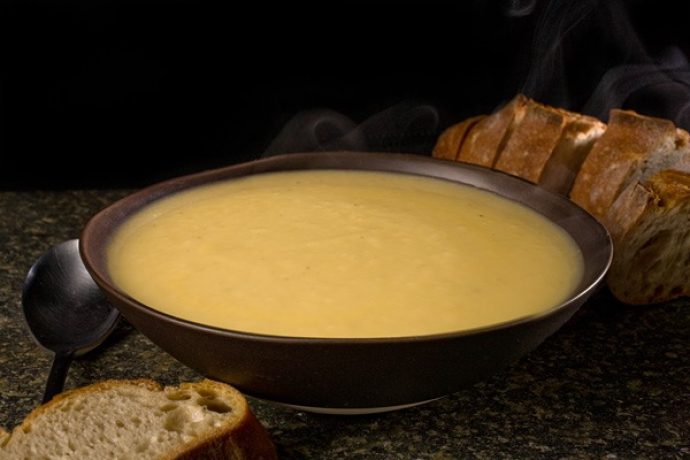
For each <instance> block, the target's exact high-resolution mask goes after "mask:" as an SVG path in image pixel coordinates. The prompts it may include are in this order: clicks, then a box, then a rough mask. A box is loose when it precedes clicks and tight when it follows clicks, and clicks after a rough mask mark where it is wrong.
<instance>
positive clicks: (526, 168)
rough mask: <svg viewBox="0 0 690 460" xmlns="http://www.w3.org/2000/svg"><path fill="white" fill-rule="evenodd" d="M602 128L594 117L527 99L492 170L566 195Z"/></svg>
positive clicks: (604, 127)
mask: <svg viewBox="0 0 690 460" xmlns="http://www.w3.org/2000/svg"><path fill="white" fill-rule="evenodd" d="M605 130H606V125H605V124H604V123H602V122H601V121H599V120H598V119H596V118H593V117H589V116H585V115H580V114H578V113H575V112H570V111H567V110H564V109H559V108H555V107H550V106H547V105H543V104H540V103H538V102H536V101H532V100H530V101H529V102H528V104H527V106H526V108H525V114H524V116H523V117H522V119H521V120H520V122H519V123H518V124H517V125H516V126H514V127H513V130H512V134H511V135H510V137H509V138H508V140H507V142H506V145H505V148H504V149H503V151H502V152H501V154H500V157H499V158H498V160H497V162H496V165H495V169H498V170H500V171H503V172H506V173H509V174H512V175H514V176H518V177H521V178H523V179H526V180H528V181H530V182H532V183H535V184H540V185H541V186H543V187H544V188H547V189H549V190H552V191H554V192H558V193H561V194H564V195H567V194H568V192H569V191H570V186H571V185H572V182H573V180H574V178H575V174H576V172H577V171H578V170H579V167H580V165H581V164H582V162H583V161H584V158H585V157H586V155H587V153H589V150H590V149H591V147H592V145H593V143H594V141H595V140H596V139H597V138H598V137H600V136H601V135H602V134H603V133H604V131H605Z"/></svg>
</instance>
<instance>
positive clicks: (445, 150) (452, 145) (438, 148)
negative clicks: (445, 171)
mask: <svg viewBox="0 0 690 460" xmlns="http://www.w3.org/2000/svg"><path fill="white" fill-rule="evenodd" d="M484 118H486V115H478V116H475V117H470V118H467V119H465V120H463V121H461V122H460V123H455V124H454V125H451V126H449V127H448V128H446V129H445V130H444V131H443V132H442V133H441V135H440V136H439V138H438V140H437V141H436V145H434V149H433V150H432V152H431V156H433V157H434V158H439V159H442V160H456V159H457V158H458V155H459V154H460V149H461V147H462V143H463V142H464V140H465V138H466V136H467V134H468V133H469V132H470V131H471V130H472V128H473V127H474V126H475V125H476V124H477V123H478V122H479V121H480V120H482V119H484Z"/></svg>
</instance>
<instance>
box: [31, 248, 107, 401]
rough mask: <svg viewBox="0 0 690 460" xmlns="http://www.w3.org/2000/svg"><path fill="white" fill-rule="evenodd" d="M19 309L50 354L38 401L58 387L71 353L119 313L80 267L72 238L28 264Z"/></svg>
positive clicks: (93, 340) (89, 346)
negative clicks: (20, 307)
mask: <svg viewBox="0 0 690 460" xmlns="http://www.w3.org/2000/svg"><path fill="white" fill-rule="evenodd" d="M22 310H23V312H24V318H25V319H26V322H27V324H28V326H29V329H30V330H31V334H32V335H33V338H34V340H36V342H37V343H38V344H39V345H40V346H42V347H43V348H46V349H47V350H50V351H52V352H54V353H55V358H54V360H53V365H52V367H51V369H50V375H49V376H48V382H47V383H46V387H45V392H44V395H43V402H44V403H45V402H47V401H49V400H50V399H52V397H53V396H55V395H56V394H57V393H60V392H61V391H62V389H63V387H64V384H65V378H66V377H67V370H68V369H69V366H70V364H71V363H72V360H73V358H75V357H77V356H80V355H83V354H84V353H87V352H89V351H91V350H93V349H94V348H96V347H97V346H99V345H100V344H101V343H103V341H104V340H105V339H106V338H107V337H108V335H109V334H110V333H111V332H112V331H113V329H114V328H115V326H116V324H117V320H118V318H119V313H118V311H117V310H116V309H115V308H114V307H113V306H112V305H110V303H108V301H107V300H106V298H105V296H104V295H103V293H102V292H101V290H100V289H99V287H98V285H96V283H95V282H94V281H93V279H92V278H91V275H89V272H88V271H87V270H86V268H85V267H84V264H83V262H82V260H81V257H80V255H79V241H78V240H76V239H74V240H69V241H65V242H63V243H60V244H58V245H57V246H54V247H52V248H51V249H49V250H48V251H47V252H46V253H44V254H43V255H42V256H41V257H40V258H39V259H38V260H37V261H36V263H34V265H33V266H32V267H31V269H30V270H29V273H28V275H27V277H26V281H25V283H24V290H23V293H22Z"/></svg>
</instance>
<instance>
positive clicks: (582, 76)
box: [0, 0, 690, 189]
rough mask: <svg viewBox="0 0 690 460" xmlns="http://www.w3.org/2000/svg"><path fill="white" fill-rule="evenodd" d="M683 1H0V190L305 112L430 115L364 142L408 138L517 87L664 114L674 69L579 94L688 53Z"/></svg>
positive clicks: (248, 148)
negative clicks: (623, 92) (429, 120)
mask: <svg viewBox="0 0 690 460" xmlns="http://www.w3.org/2000/svg"><path fill="white" fill-rule="evenodd" d="M686 3H690V2H671V1H666V2H664V1H629V2H616V1H612V2H604V1H601V2H596V1H574V2H573V1H570V2H569V1H551V2H536V3H535V4H533V5H532V4H531V2H529V1H519V0H515V1H493V2H485V1H477V0H474V1H467V2H463V1H457V2H454V3H434V2H390V3H387V2H368V3H357V2H321V3H318V4H313V5H311V4H300V3H294V2H284V3H281V4H277V5H273V4H272V3H264V2H251V3H245V2H227V3H221V2H203V1H191V0H190V1H151V0H145V1H132V2H130V1H98V0H81V1H38V2H33V1H5V2H3V3H2V6H1V7H0V37H1V41H0V59H1V61H0V187H1V188H4V189H45V188H84V187H139V186H143V185H146V184H149V183H152V182H155V181H158V180H161V179H164V178H168V177H171V176H175V175H179V174H183V173H188V172H193V171H198V170H201V169H206V168H211V167H216V166H222V165H226V164H232V163H236V162H240V161H245V160H249V159H252V158H256V157H258V156H260V155H261V154H262V153H263V152H264V151H265V150H266V149H267V148H268V147H269V145H271V141H272V140H273V139H274V138H275V137H276V136H277V135H278V134H279V133H280V131H281V129H282V128H283V127H284V126H285V124H286V123H287V122H288V121H289V120H291V119H293V117H294V116H295V115H296V114H298V113H300V112H302V111H304V110H310V109H328V110H331V111H335V112H338V113H340V114H343V115H344V116H346V117H348V118H349V119H351V120H353V122H354V123H355V124H359V123H362V122H365V120H367V119H369V118H371V117H372V116H375V115H376V114H380V113H387V112H386V111H387V110H388V111H390V108H391V107H394V108H396V109H395V110H394V111H393V113H394V114H395V113H400V112H401V111H402V112H404V111H405V110H408V109H410V108H413V107H418V106H424V107H431V108H433V110H434V112H435V113H436V114H437V116H438V119H437V123H436V124H435V125H434V126H433V127H432V129H427V131H425V132H423V133H422V135H421V136H418V137H417V138H414V139H410V138H406V137H405V136H404V135H401V134H400V133H398V134H396V135H393V136H392V137H391V136H388V137H387V139H388V141H379V142H378V143H376V142H375V143H373V144H372V145H371V146H370V148H371V149H377V150H399V151H411V152H415V153H428V152H429V151H430V148H431V146H432V145H433V140H434V138H435V136H436V135H438V133H439V132H440V131H441V130H442V129H443V128H444V127H446V126H448V125H449V124H451V123H453V122H457V121H459V120H460V119H462V118H464V117H467V116H470V115H475V114H478V113H487V112H490V111H491V110H493V109H495V108H496V107H497V106H498V105H499V104H501V103H503V102H505V101H506V100H508V99H510V98H512V97H513V96H514V95H515V94H516V93H517V92H520V91H526V92H527V93H528V95H530V96H532V97H535V98H537V99H538V100H541V101H542V102H545V103H550V104H556V105H560V106H563V107H566V108H569V109H572V110H580V111H585V112H593V111H594V112H596V111H598V112H597V113H594V114H595V115H597V116H601V117H602V118H605V114H606V111H605V110H603V109H602V107H603V108H605V109H608V108H610V106H613V105H620V106H624V105H627V106H628V107H629V108H635V109H638V110H642V111H644V112H648V113H650V114H655V115H661V116H668V117H669V118H673V117H674V116H676V115H677V113H675V112H676V111H677V107H678V100H683V98H685V97H686V95H687V93H686V92H684V91H685V89H686V88H687V83H686V82H687V81H690V77H688V78H687V80H684V78H685V76H687V73H684V72H683V71H679V72H676V73H675V74H674V75H675V76H674V78H675V80H678V81H674V84H675V85H676V86H678V85H680V86H679V87H676V88H675V90H677V91H672V93H673V101H672V102H673V104H670V105H669V103H668V102H663V103H660V102H659V99H658V98H656V97H654V95H652V96H648V95H644V94H642V93H640V94H642V95H640V94H638V95H635V94H632V95H630V97H623V98H618V99H617V100H614V99H615V98H612V99H611V101H608V99H607V100H606V101H604V102H602V101H601V100H600V101H598V103H595V104H593V103H592V99H591V98H592V95H593V94H594V93H595V89H596V88H597V85H598V84H599V82H600V81H601V80H602V77H603V76H604V75H605V72H606V71H607V70H609V69H611V68H613V67H616V66H621V65H624V64H637V63H643V64H645V65H647V64H655V63H658V60H659V56H662V57H663V56H667V55H668V53H669V49H671V50H675V51H674V52H675V53H676V54H675V56H676V57H677V56H679V55H680V56H683V55H687V50H688V46H687V45H688V36H687V35H688V31H687V29H688V26H687V24H688V22H689V20H690V15H689V14H688V11H687V9H688V8H687V6H683V4H686ZM678 4H681V5H678ZM679 53H680V54H679ZM676 61H677V59H676ZM683 66H684V64H683V63H682V62H681V64H680V67H681V68H683ZM681 70H683V69H681ZM688 100H689V101H690V98H688ZM607 101H608V102H607ZM595 102H596V101H595ZM658 102H659V103H658ZM602 104H603V105H602ZM595 108H596V110H594V109H595ZM396 110H397V112H396ZM393 116H394V115H393ZM386 129H389V130H390V129H392V130H393V131H395V128H390V127H388V128H386ZM389 134H390V133H389ZM394 134H395V133H394Z"/></svg>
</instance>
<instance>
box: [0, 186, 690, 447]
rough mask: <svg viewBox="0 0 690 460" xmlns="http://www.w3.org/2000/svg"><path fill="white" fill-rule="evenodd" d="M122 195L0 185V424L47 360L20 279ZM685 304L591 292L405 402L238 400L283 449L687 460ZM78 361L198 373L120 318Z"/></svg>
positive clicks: (36, 392) (86, 378) (120, 374)
mask: <svg viewBox="0 0 690 460" xmlns="http://www.w3.org/2000/svg"><path fill="white" fill-rule="evenodd" d="M125 193H126V192H125V191H103V190H86V191H59V192H49V191H40V192H9V191H8V192H1V193H0V328H1V329H2V333H1V334H0V426H5V427H6V428H11V427H13V426H14V425H15V424H17V423H18V422H19V421H20V420H21V419H22V418H23V417H24V416H25V415H26V414H27V413H28V412H29V411H30V410H31V409H32V408H33V407H35V406H36V405H37V404H38V403H39V401H40V399H41V395H42V391H43V387H44V384H45V379H46V378H47V375H48V370H49V368H50V362H51V358H52V355H51V354H50V353H48V352H47V351H44V350H43V349H41V348H39V347H38V346H37V345H36V344H35V343H34V341H33V340H32V338H31V337H30V335H29V334H28V332H27V329H26V327H25V325H24V322H23V318H22V314H21V308H20V297H21V289H22V283H23V280H24V277H25V276H26V273H27V271H28V269H29V267H30V266H31V264H32V263H33V262H34V260H35V259H36V258H37V257H38V256H39V255H40V254H41V253H42V252H43V251H44V250H46V249H47V248H48V247H50V246H51V245H53V244H56V243H58V242H60V241H62V240H66V239H69V238H75V237H78V236H79V232H80V230H81V228H82V227H83V225H84V224H85V222H86V220H87V219H88V218H89V217H90V216H91V215H92V214H93V213H95V212H96V211H97V210H99V209H100V208H102V207H104V206H105V205H107V204H109V203H110V202H112V201H114V200H115V199H117V198H119V197H121V196H123V195H124V194H125ZM689 339H690V300H688V299H683V300H679V301H675V302H671V303H668V304H664V305H658V306H647V307H630V306H623V305H620V304H618V303H616V302H615V301H614V300H613V299H612V298H611V297H610V295H609V294H608V293H607V291H606V290H603V291H601V292H600V293H598V294H597V295H595V296H594V298H592V299H591V300H590V301H589V302H588V303H587V304H585V305H584V306H583V307H582V308H581V309H580V311H579V312H578V313H577V314H576V315H575V316H574V317H573V318H572V319H571V320H570V321H569V322H568V323H567V324H566V325H565V326H564V327H563V328H562V329H561V330H559V331H558V332H557V333H556V334H554V335H553V336H551V337H550V338H549V339H547V340H546V342H544V343H543V344H542V345H541V346H539V347H538V348H537V349H536V350H535V351H533V352H532V353H530V354H529V355H527V356H526V357H524V358H523V359H522V360H520V361H519V362H518V363H517V364H515V365H514V366H513V367H512V368H510V369H509V370H507V371H504V372H502V373H499V374H497V375H494V376H493V377H492V378H489V379H487V380H485V381H483V382H481V383H478V384H476V385H474V386H472V387H470V388H467V389H464V390H462V391H459V392H457V393H455V394H453V395H450V396H447V397H445V398H442V399H439V400H437V401H434V402H431V403H428V404H425V405H422V406H417V407H414V408H410V409H406V410H401V411H397V412H390V413H385V414H379V415H366V416H326V415H315V414H309V413H303V412H298V411H295V410H293V409H290V408H285V407H282V406H278V405H274V404H271V403H267V402H264V401H260V400H257V399H253V398H249V401H250V404H251V405H252V407H253V409H254V411H255V412H256V414H257V416H258V418H259V419H260V420H261V421H262V422H263V423H264V425H265V426H266V427H267V428H268V430H269V432H270V433H271V435H272V437H273V439H274V441H275V443H276V445H277V447H278V452H279V454H280V457H281V458H287V459H289V458H319V459H331V458H332V459H336V458H337V459H345V458H361V459H372V458H373V459H377V458H378V459H390V458H430V459H449V458H468V457H472V458H490V459H495V458H621V459H622V458H690V348H689V346H688V344H689ZM107 345H108V346H106V347H104V348H102V349H100V350H98V351H96V352H93V353H91V354H89V355H87V356H85V357H83V358H81V359H78V360H77V361H75V362H74V363H73V365H72V367H71V369H70V373H69V376H68V380H67V384H66V386H67V387H68V388H72V387H75V386H81V385H85V384H89V383H92V382H95V381H97V380H101V379H106V378H133V377H145V378H153V379H155V380H158V381H160V382H161V383H164V384H176V383H178V382H180V381H182V380H195V379H199V378H201V376H200V375H198V374H196V373H195V372H194V371H192V370H190V369H189V368H187V367H185V366H184V365H182V364H180V363H178V362H177V361H175V360H174V359H173V358H171V357H170V356H169V355H167V354H166V353H165V352H163V351H162V350H161V349H159V348H158V347H157V346H156V345H154V344H153V343H151V342H150V341H149V340H148V339H147V338H145V337H144V336H142V335H141V334H140V333H138V332H137V331H136V330H134V329H133V328H132V327H131V326H129V325H128V324H127V323H123V324H122V325H121V326H120V327H119V328H118V329H117V330H116V332H115V334H114V335H113V336H112V337H111V339H110V340H109V341H108V342H107Z"/></svg>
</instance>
